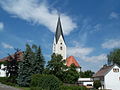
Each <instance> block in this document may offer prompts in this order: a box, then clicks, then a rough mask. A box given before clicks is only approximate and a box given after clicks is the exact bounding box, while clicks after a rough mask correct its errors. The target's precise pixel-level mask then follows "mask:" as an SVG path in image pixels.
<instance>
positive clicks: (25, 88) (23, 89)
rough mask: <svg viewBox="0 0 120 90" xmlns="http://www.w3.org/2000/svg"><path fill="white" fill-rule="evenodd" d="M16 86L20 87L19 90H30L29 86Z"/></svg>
mask: <svg viewBox="0 0 120 90" xmlns="http://www.w3.org/2000/svg"><path fill="white" fill-rule="evenodd" d="M16 88H19V89H21V90H30V88H29V87H16Z"/></svg>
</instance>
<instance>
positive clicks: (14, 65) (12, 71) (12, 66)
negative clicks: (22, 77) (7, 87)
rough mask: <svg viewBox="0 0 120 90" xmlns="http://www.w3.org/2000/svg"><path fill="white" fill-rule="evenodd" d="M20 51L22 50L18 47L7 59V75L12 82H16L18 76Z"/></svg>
mask: <svg viewBox="0 0 120 90" xmlns="http://www.w3.org/2000/svg"><path fill="white" fill-rule="evenodd" d="M19 52H20V50H19V49H16V52H15V53H14V54H13V55H10V54H9V59H8V60H7V61H6V68H5V69H6V75H7V77H9V80H10V82H12V83H16V77H17V75H18V60H19Z"/></svg>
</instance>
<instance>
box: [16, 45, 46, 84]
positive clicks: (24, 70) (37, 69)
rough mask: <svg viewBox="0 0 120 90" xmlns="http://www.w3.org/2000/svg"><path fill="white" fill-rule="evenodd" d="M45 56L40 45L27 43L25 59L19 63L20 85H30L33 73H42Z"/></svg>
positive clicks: (18, 80)
mask: <svg viewBox="0 0 120 90" xmlns="http://www.w3.org/2000/svg"><path fill="white" fill-rule="evenodd" d="M44 64H45V61H44V58H43V56H42V53H41V49H40V47H37V46H36V45H33V46H32V48H31V47H30V45H28V44H26V50H25V52H24V54H23V60H22V61H21V62H20V63H19V70H18V77H17V83H18V85H19V86H29V84H30V81H31V76H32V75H33V74H41V73H42V72H43V70H44Z"/></svg>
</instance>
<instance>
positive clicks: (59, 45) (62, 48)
mask: <svg viewBox="0 0 120 90" xmlns="http://www.w3.org/2000/svg"><path fill="white" fill-rule="evenodd" d="M53 53H55V54H60V55H61V56H62V57H63V59H66V44H65V40H64V36H63V31H62V25H61V20H60V14H58V21H57V27H56V33H55V37H54V42H53Z"/></svg>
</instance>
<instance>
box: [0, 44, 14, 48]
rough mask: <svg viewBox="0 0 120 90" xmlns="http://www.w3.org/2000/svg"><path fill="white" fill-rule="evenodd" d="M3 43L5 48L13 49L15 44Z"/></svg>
mask: <svg viewBox="0 0 120 90" xmlns="http://www.w3.org/2000/svg"><path fill="white" fill-rule="evenodd" d="M1 45H2V46H3V47H4V48H6V49H13V46H11V45H9V44H7V43H4V42H2V43H1Z"/></svg>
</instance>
